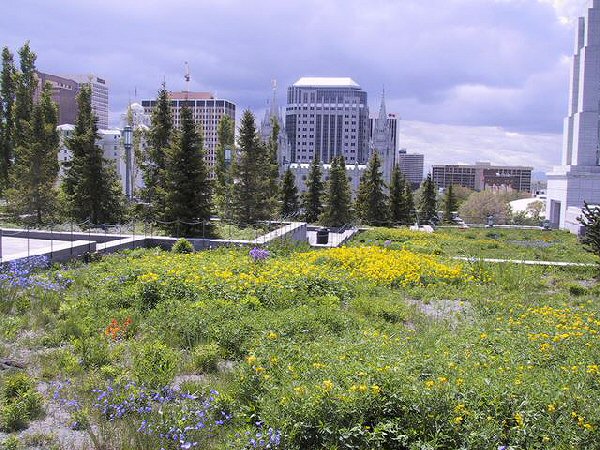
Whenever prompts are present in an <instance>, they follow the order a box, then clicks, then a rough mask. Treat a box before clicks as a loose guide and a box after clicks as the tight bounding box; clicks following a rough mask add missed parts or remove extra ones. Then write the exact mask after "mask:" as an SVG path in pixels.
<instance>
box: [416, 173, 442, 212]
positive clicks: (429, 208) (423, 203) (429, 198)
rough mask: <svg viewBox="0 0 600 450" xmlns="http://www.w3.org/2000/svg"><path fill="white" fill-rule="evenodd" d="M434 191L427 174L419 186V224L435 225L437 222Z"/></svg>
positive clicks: (431, 181) (429, 176)
mask: <svg viewBox="0 0 600 450" xmlns="http://www.w3.org/2000/svg"><path fill="white" fill-rule="evenodd" d="M435 190H436V189H435V184H434V182H433V180H432V179H431V174H428V175H427V178H426V179H425V181H423V184H422V185H421V197H420V198H419V222H420V223H421V224H430V223H435V222H436V221H437V220H438V216H437V209H436V206H437V199H436V192H435Z"/></svg>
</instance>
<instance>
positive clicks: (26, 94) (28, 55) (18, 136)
mask: <svg viewBox="0 0 600 450" xmlns="http://www.w3.org/2000/svg"><path fill="white" fill-rule="evenodd" d="M19 58H20V69H21V70H20V72H18V73H17V75H16V78H15V80H16V92H15V107H14V120H15V148H17V150H16V152H15V155H14V156H15V159H18V158H19V154H18V147H21V146H24V145H26V144H27V140H28V138H29V133H30V132H31V130H30V124H31V117H32V113H33V95H34V93H35V90H36V87H37V83H38V81H37V75H36V73H35V60H36V58H37V56H36V54H35V53H33V52H32V51H31V48H30V47H29V42H26V43H25V44H24V45H23V47H21V48H20V49H19Z"/></svg>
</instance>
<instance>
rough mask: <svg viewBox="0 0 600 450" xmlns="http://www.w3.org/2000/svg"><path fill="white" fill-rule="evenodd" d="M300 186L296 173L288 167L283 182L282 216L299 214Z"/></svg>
mask: <svg viewBox="0 0 600 450" xmlns="http://www.w3.org/2000/svg"><path fill="white" fill-rule="evenodd" d="M299 208H300V205H299V204H298V188H297V187H296V179H295V177H294V173H293V172H292V170H291V169H290V168H289V167H288V169H287V170H286V171H285V173H284V175H283V180H282V182H281V207H280V213H281V216H282V217H295V216H296V214H298V209H299Z"/></svg>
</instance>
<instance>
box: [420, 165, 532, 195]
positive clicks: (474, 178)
mask: <svg viewBox="0 0 600 450" xmlns="http://www.w3.org/2000/svg"><path fill="white" fill-rule="evenodd" d="M532 171H533V167H524V166H499V165H492V164H491V163H488V162H478V163H476V164H474V165H467V164H445V165H434V166H433V173H432V176H433V181H434V183H435V184H436V185H437V187H438V188H447V187H448V186H450V185H453V184H454V185H459V186H464V187H467V188H469V189H474V190H476V191H483V190H485V189H501V188H503V189H512V190H515V191H523V192H531V172H532Z"/></svg>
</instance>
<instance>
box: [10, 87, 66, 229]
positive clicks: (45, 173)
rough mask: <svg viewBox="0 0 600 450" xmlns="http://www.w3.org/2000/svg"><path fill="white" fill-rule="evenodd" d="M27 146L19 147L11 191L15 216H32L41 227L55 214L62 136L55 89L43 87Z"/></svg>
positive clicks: (33, 113)
mask: <svg viewBox="0 0 600 450" xmlns="http://www.w3.org/2000/svg"><path fill="white" fill-rule="evenodd" d="M32 116H33V117H32V119H31V124H30V126H29V127H28V128H29V129H30V133H29V135H28V139H27V142H26V143H25V144H24V145H22V146H20V147H19V154H20V155H21V157H20V158H19V161H18V162H17V164H16V166H15V170H14V171H13V175H12V188H11V189H10V190H9V191H8V200H9V208H10V210H11V212H13V214H14V215H16V216H20V215H33V216H34V217H35V221H36V222H37V223H38V224H39V223H42V222H43V221H44V219H47V218H48V217H49V216H51V215H52V213H53V212H54V211H55V210H56V206H57V191H56V187H55V186H56V181H57V179H58V146H59V136H58V131H57V130H56V127H57V125H58V111H57V107H56V104H55V103H54V102H53V101H52V86H51V85H50V84H49V83H46V85H45V86H44V87H43V90H42V94H41V99H40V103H39V104H37V105H34V107H33V112H32Z"/></svg>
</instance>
